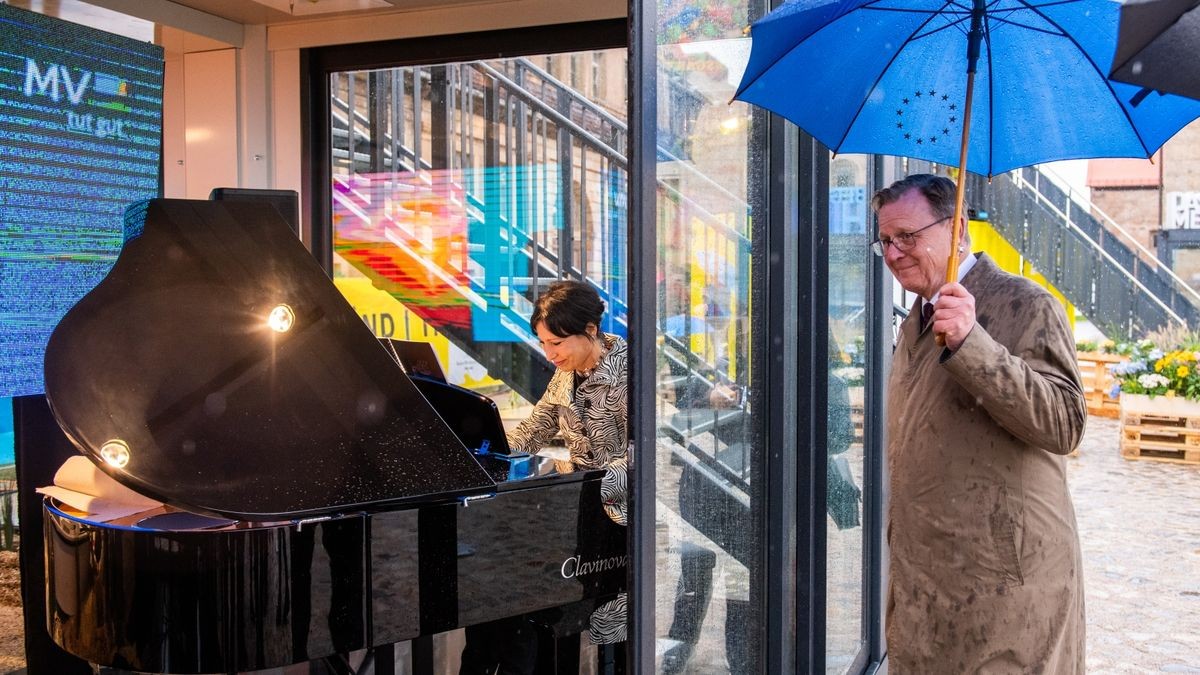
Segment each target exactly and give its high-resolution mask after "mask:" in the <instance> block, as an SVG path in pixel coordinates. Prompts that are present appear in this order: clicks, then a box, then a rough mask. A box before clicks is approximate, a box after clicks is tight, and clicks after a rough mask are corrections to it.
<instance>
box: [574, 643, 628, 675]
mask: <svg viewBox="0 0 1200 675" xmlns="http://www.w3.org/2000/svg"><path fill="white" fill-rule="evenodd" d="M596 655H597V660H598V661H599V663H598V664H597V666H598V667H597V668H596V672H597V673H598V675H625V643H624V642H615V643H613V644H607V645H596ZM576 672H578V671H576Z"/></svg>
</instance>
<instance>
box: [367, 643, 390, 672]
mask: <svg viewBox="0 0 1200 675" xmlns="http://www.w3.org/2000/svg"><path fill="white" fill-rule="evenodd" d="M371 659H372V661H374V663H375V671H374V672H375V675H396V645H384V646H382V647H375V648H374V649H372V650H371Z"/></svg>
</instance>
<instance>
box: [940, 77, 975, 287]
mask: <svg viewBox="0 0 1200 675" xmlns="http://www.w3.org/2000/svg"><path fill="white" fill-rule="evenodd" d="M974 94H975V73H967V101H966V109H965V110H964V111H963V130H962V142H961V143H960V146H959V149H958V177H957V178H958V180H957V184H956V185H955V187H954V223H953V224H952V225H951V227H952V229H951V235H950V260H949V261H948V262H947V263H946V283H950V282H953V281H958V244H959V242H960V241H962V215H963V198H964V197H965V196H966V192H967V147H968V145H969V139H970V136H971V99H972V98H973V96H974Z"/></svg>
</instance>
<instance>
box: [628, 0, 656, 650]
mask: <svg viewBox="0 0 1200 675" xmlns="http://www.w3.org/2000/svg"><path fill="white" fill-rule="evenodd" d="M656 26H657V7H656V6H655V4H654V3H653V2H642V1H641V0H630V6H629V61H628V63H629V75H628V78H627V82H628V87H629V191H628V194H629V224H630V225H629V258H628V259H629V275H630V283H629V286H628V288H629V315H628V316H629V438H630V440H631V441H632V442H633V444H634V448H635V450H634V455H633V461H632V462H631V466H630V476H629V481H630V490H629V527H630V528H631V529H630V534H629V549H630V550H629V561H630V564H629V583H628V588H629V604H628V607H629V618H628V621H629V625H628V635H629V638H630V640H629V643H628V644H629V652H628V654H627V659H628V661H627V665H628V670H629V672H631V673H653V672H654V667H655V666H654V656H655V573H654V572H655V569H656V567H655V560H654V557H655V545H654V541H655V519H656V514H655V503H654V496H653V495H654V494H655V493H656V486H655V479H656V478H657V471H656V468H655V450H654V449H655V447H656V442H655V436H656V413H655V411H656V405H657V401H656V400H655V391H656V389H655V387H656V377H657V375H656V373H655V370H656V368H655V364H656V357H655V341H654V337H653V336H654V335H656V334H657V332H658V321H657V317H655V309H656V307H657V304H658V301H657V292H658V291H657V286H656V282H655V268H656V265H657V251H658V227H657V223H658V218H657V197H656V195H657V191H656V189H655V187H654V186H655V172H656V170H657V166H656V164H657V153H656V148H657V140H656V136H657V133H658V125H657V121H658V92H657V86H658V77H657V72H658V66H657V59H656V53H655V52H656V49H657V46H658V45H657V41H656V36H657V30H656ZM638 449H641V451H639V450H638ZM642 495H648V496H649V497H648V498H646V499H641V496H642Z"/></svg>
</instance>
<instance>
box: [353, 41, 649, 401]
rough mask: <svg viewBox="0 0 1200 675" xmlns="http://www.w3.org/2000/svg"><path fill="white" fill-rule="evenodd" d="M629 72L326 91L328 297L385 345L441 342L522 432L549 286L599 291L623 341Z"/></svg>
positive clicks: (452, 374) (540, 73)
mask: <svg viewBox="0 0 1200 675" xmlns="http://www.w3.org/2000/svg"><path fill="white" fill-rule="evenodd" d="M585 63H586V64H588V67H587V68H582V67H576V66H577V65H578V64H585ZM625 64H626V54H625V50H623V49H610V50H600V51H595V52H584V53H579V54H554V55H541V56H531V57H526V58H512V59H495V60H490V61H472V62H465V63H451V64H446V65H436V66H411V67H403V68H390V69H382V70H363V71H350V72H338V73H333V74H332V75H331V76H330V91H331V97H330V102H329V103H330V111H331V117H332V128H331V138H332V151H331V156H330V165H331V167H332V171H331V174H332V176H331V177H332V186H331V187H332V195H333V200H332V204H331V205H330V207H331V210H332V222H333V245H334V256H333V261H334V270H333V276H334V282H335V283H336V284H337V286H338V288H339V290H341V292H342V293H343V295H344V296H345V297H346V299H347V300H348V301H349V302H350V304H351V305H352V306H353V307H354V308H355V310H356V311H357V312H358V314H359V315H360V316H361V317H362V319H363V321H365V322H366V323H367V325H369V326H370V327H371V328H372V330H374V331H375V334H376V335H377V336H379V337H386V338H393V339H399V340H412V341H422V342H430V343H432V345H433V348H434V351H435V353H436V354H437V359H438V361H439V362H440V366H441V368H442V369H443V370H444V371H445V375H446V378H447V380H448V381H449V382H450V383H452V384H458V385H461V386H465V387H468V388H471V389H475V390H478V391H481V392H483V393H485V394H487V395H488V396H490V397H491V398H492V399H494V400H495V401H496V403H497V404H498V405H499V406H500V408H501V410H502V414H504V415H505V416H506V417H511V418H512V419H513V420H514V422H515V421H516V420H519V419H523V418H524V417H525V416H526V415H527V414H528V406H529V405H530V403H531V402H533V401H536V400H538V399H539V398H540V397H541V395H542V393H543V392H544V390H545V388H546V384H547V382H548V381H549V378H550V375H551V374H552V372H553V368H552V367H551V366H550V364H549V362H547V361H546V360H545V359H544V358H543V355H542V352H541V350H540V349H539V348H538V346H537V340H536V338H535V337H534V336H533V334H532V332H531V331H530V330H529V317H530V314H531V312H532V302H533V300H535V299H536V297H537V296H538V294H540V292H541V291H542V290H544V289H545V288H546V287H547V286H548V285H549V284H550V283H551V282H553V281H555V280H557V279H586V280H588V281H589V282H591V283H592V284H593V285H594V286H595V287H596V288H597V289H598V290H599V292H600V295H601V298H602V299H603V300H604V301H605V303H606V304H607V308H608V311H607V312H606V313H605V315H604V325H602V326H600V329H601V330H602V331H604V332H607V333H612V334H615V335H618V336H621V337H624V336H625V332H626V331H625V325H626V322H625V316H626V307H625V287H624V281H625V279H626V274H627V272H626V197H625V194H626V175H627V174H626V163H625V156H626V133H627V132H626V124H625V114H626V113H625V111H626V102H625V86H624V81H625V70H626V65H625ZM552 72H553V73H556V74H557V75H558V77H556V76H555V75H553V74H551V73H552ZM564 76H565V77H567V78H568V81H566V82H564V81H562V80H561V79H560V78H562V77H564Z"/></svg>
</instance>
